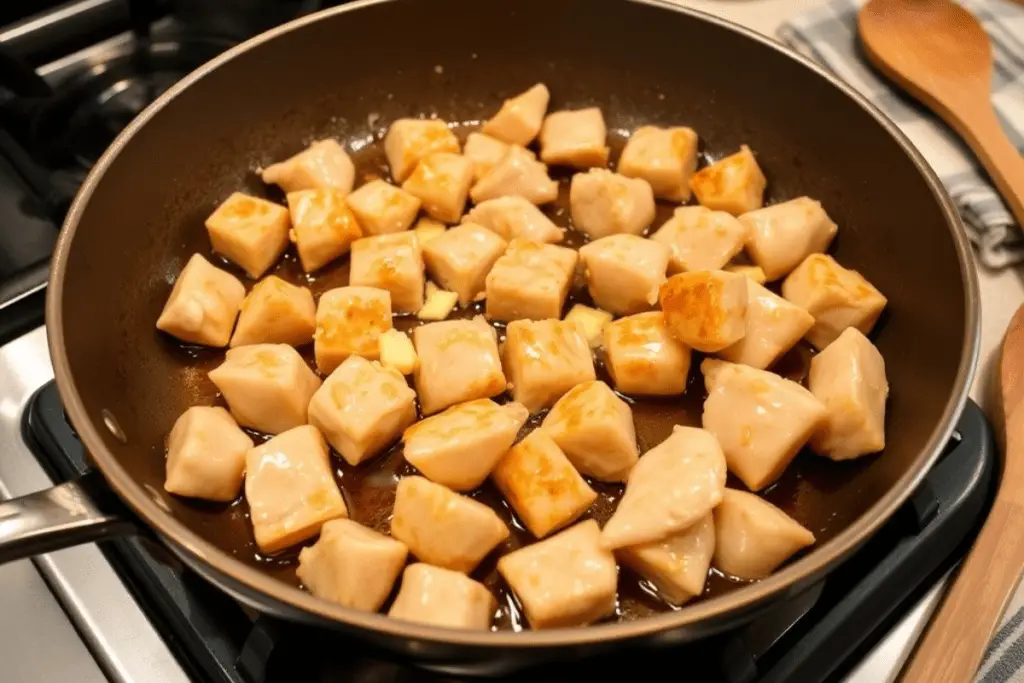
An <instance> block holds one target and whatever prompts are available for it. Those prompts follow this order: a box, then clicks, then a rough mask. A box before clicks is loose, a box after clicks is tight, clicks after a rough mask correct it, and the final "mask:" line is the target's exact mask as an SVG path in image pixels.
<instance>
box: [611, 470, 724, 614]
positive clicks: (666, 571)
mask: <svg viewBox="0 0 1024 683" xmlns="http://www.w3.org/2000/svg"><path fill="white" fill-rule="evenodd" d="M726 490H727V491H728V489H726ZM714 552H715V521H714V517H713V516H712V514H711V513H710V512H709V513H708V514H706V515H704V517H703V518H702V519H701V520H700V521H699V522H697V523H695V524H694V525H693V526H691V527H690V528H688V529H685V530H683V531H680V532H679V533H676V534H673V535H672V536H669V537H668V538H665V539H662V540H660V541H653V542H651V543H645V544H643V545H634V546H630V547H628V548H620V549H619V550H618V551H617V552H616V553H615V555H616V557H618V559H619V561H620V562H621V563H622V564H624V565H626V566H627V567H629V568H630V569H632V570H633V571H635V572H636V573H637V574H639V575H640V576H642V577H643V578H645V579H647V580H648V581H650V582H651V584H653V585H654V587H655V589H657V591H658V594H659V595H660V596H661V597H662V598H664V599H665V600H666V601H667V602H669V603H670V604H673V605H682V604H684V603H686V602H688V601H689V600H691V599H692V598H695V597H697V596H698V595H700V594H701V593H703V592H704V582H705V581H706V580H707V578H708V569H709V568H710V567H711V557H712V556H713V555H714Z"/></svg>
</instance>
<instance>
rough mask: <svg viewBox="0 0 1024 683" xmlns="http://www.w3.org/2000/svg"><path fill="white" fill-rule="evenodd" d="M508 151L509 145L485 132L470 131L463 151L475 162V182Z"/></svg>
mask: <svg viewBox="0 0 1024 683" xmlns="http://www.w3.org/2000/svg"><path fill="white" fill-rule="evenodd" d="M506 152H508V145H507V144H506V143H504V142H502V141H501V140H499V139H497V138H493V137H491V136H490V135H485V134H483V133H470V134H469V137H467V138H466V144H465V145H464V146H463V148H462V153H463V154H464V155H465V156H466V158H467V159H469V160H470V161H471V162H473V182H476V181H478V180H480V179H481V178H483V177H484V176H485V175H487V173H488V172H489V171H490V170H491V169H492V168H494V166H495V164H497V163H498V162H499V161H501V158H502V157H504V156H505V153H506Z"/></svg>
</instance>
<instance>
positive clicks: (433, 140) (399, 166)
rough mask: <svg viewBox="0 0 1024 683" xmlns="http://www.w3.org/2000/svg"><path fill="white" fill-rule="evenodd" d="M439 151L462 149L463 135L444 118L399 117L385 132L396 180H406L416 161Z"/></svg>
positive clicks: (386, 153) (418, 161)
mask: <svg viewBox="0 0 1024 683" xmlns="http://www.w3.org/2000/svg"><path fill="white" fill-rule="evenodd" d="M438 152H447V153H449V154H458V153H459V139H458V138H457V137H455V133H453V132H452V131H451V130H449V128H448V124H447V123H445V122H444V121H441V120H440V119H429V120H423V119H398V120H397V121H395V122H394V123H392V124H391V126H390V127H389V128H388V132H387V135H385V136H384V154H385V156H387V159H388V166H389V167H390V168H391V177H392V178H393V179H394V181H395V182H396V183H401V182H404V181H405V179H406V178H408V177H409V175H410V174H411V173H412V172H413V170H414V169H415V168H416V164H418V163H420V161H422V160H423V159H425V158H427V157H428V156H430V155H431V154H437V153H438Z"/></svg>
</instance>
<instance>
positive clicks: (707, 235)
mask: <svg viewBox="0 0 1024 683" xmlns="http://www.w3.org/2000/svg"><path fill="white" fill-rule="evenodd" d="M651 239H652V240H654V241H655V242H660V243H661V244H664V245H665V246H666V247H667V248H668V251H669V272H672V273H682V272H687V271H696V270H719V269H721V268H724V267H725V264H727V263H729V261H730V260H731V259H732V257H734V256H735V255H736V254H738V253H740V252H741V251H742V250H743V245H744V244H745V243H746V241H747V227H746V226H745V225H744V224H743V223H741V222H740V221H739V220H738V219H737V218H736V217H735V216H733V215H731V214H728V213H726V212H724V211H712V210H711V209H708V208H705V207H703V206H681V207H679V208H678V209H676V210H675V212H674V213H673V214H672V218H670V219H668V220H667V221H665V223H664V225H662V226H661V227H660V228H658V230H657V232H655V233H654V234H653V235H651Z"/></svg>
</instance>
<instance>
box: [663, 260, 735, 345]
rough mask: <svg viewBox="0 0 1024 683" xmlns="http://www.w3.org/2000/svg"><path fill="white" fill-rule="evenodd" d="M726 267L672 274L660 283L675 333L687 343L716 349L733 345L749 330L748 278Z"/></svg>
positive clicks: (668, 316) (665, 310) (671, 328)
mask: <svg viewBox="0 0 1024 683" xmlns="http://www.w3.org/2000/svg"><path fill="white" fill-rule="evenodd" d="M748 279H749V278H748V277H746V276H745V275H739V274H737V273H727V272H725V271H724V270H701V271H695V272H692V273H679V274H678V275H673V276H672V277H670V278H669V279H668V281H666V282H665V284H663V285H662V286H661V295H660V297H659V298H660V300H661V310H662V311H664V313H665V323H666V324H667V325H668V330H669V332H671V333H672V336H673V337H675V338H676V339H678V340H679V341H681V342H683V343H684V344H686V345H687V346H689V347H691V348H694V349H697V350H698V351H703V352H705V353H714V352H716V351H721V350H722V349H724V348H726V347H727V346H732V345H733V344H735V343H736V342H738V341H739V340H740V339H742V338H743V335H744V334H746V331H747V323H746V315H747V280H748Z"/></svg>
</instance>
